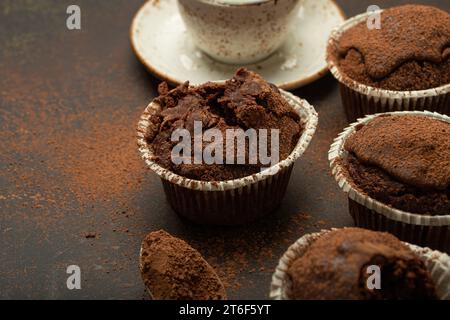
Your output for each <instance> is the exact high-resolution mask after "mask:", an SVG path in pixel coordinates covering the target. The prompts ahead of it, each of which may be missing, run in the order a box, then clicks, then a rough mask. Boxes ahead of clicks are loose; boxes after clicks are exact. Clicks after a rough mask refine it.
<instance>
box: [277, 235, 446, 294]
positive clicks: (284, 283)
mask: <svg viewBox="0 0 450 320" xmlns="http://www.w3.org/2000/svg"><path fill="white" fill-rule="evenodd" d="M332 230H337V229H332ZM332 230H322V231H321V232H317V233H311V234H306V235H304V236H303V237H301V238H300V239H298V240H297V241H296V242H295V243H294V244H293V245H291V246H290V247H289V249H288V250H287V251H286V252H285V254H284V255H283V256H282V257H281V259H280V261H279V263H278V266H277V268H276V269H275V273H274V274H273V276H272V283H271V287H270V295H269V296H270V298H271V299H273V300H290V299H289V293H290V286H291V281H290V279H289V276H288V274H287V271H288V269H289V267H290V266H291V264H292V263H293V262H294V261H295V260H296V259H298V258H299V257H301V256H303V255H304V254H305V252H306V250H307V249H308V247H309V246H310V245H311V244H312V243H313V242H314V241H316V240H317V239H318V238H320V237H321V236H322V235H324V234H326V233H328V232H330V231H332ZM404 244H405V245H407V246H408V247H409V248H410V249H411V250H412V251H413V252H414V253H415V254H416V255H417V256H418V257H419V258H420V259H422V261H424V262H425V265H426V267H427V269H428V271H429V272H430V274H431V278H432V279H433V281H434V284H435V286H436V292H437V295H438V297H439V299H441V300H450V257H449V256H448V255H446V254H445V253H442V252H439V251H433V250H431V249H429V248H422V247H418V246H416V245H412V244H409V243H406V242H404ZM305 290H308V288H305Z"/></svg>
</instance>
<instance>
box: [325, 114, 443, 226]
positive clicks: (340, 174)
mask: <svg viewBox="0 0 450 320" xmlns="http://www.w3.org/2000/svg"><path fill="white" fill-rule="evenodd" d="M385 115H416V116H423V117H430V118H433V119H436V120H441V121H445V122H447V123H450V117H449V116H446V115H443V114H440V113H437V112H430V111H395V112H385V113H377V114H373V115H367V116H365V117H364V118H360V119H358V120H357V121H356V122H354V123H352V124H350V125H349V126H348V127H347V128H345V129H344V131H343V132H341V133H340V134H339V135H338V137H337V138H335V139H334V142H333V144H332V145H331V147H330V150H329V152H328V160H329V162H330V167H331V172H332V174H333V176H334V178H335V180H336V182H337V183H338V185H339V187H340V188H341V189H342V191H344V192H345V193H347V195H348V197H349V198H350V199H352V200H353V201H356V202H357V203H359V204H360V205H363V206H365V207H367V208H368V209H370V210H373V211H375V212H377V213H379V214H381V215H384V216H386V217H387V218H389V219H392V220H395V221H400V222H404V223H407V224H414V225H423V226H448V225H450V214H446V215H435V216H432V215H425V214H419V213H412V212H407V211H403V210H400V209H397V208H394V207H391V206H389V205H387V204H384V203H382V202H380V201H378V200H376V199H374V198H372V197H370V196H369V195H367V194H365V193H363V192H362V191H360V190H359V189H358V188H357V187H355V184H354V183H353V181H352V179H351V177H348V175H346V174H345V173H346V169H345V168H344V167H343V166H342V165H341V164H340V163H339V161H337V160H338V159H341V158H342V157H344V156H345V155H346V153H345V149H344V145H345V141H346V140H347V138H348V137H350V135H352V134H353V133H354V132H356V127H358V126H360V125H366V124H368V123H369V122H371V121H372V120H374V119H376V118H377V117H380V116H385Z"/></svg>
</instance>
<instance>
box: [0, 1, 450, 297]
mask: <svg viewBox="0 0 450 320" xmlns="http://www.w3.org/2000/svg"><path fill="white" fill-rule="evenodd" d="M142 3H143V1H140V0H133V1H130V0H128V1H125V0H109V1H88V0H79V1H77V4H79V5H80V7H81V8H82V15H83V16H82V19H83V21H82V30H81V31H68V30H67V28H66V26H65V17H66V15H65V12H66V8H67V6H68V5H70V4H72V2H69V1H50V0H41V1H25V0H14V1H1V2H0V30H2V32H0V41H1V43H2V45H1V46H0V75H1V77H0V127H1V128H2V130H0V150H1V151H2V152H1V153H0V170H1V171H0V172H1V173H0V212H1V215H0V243H2V250H0V288H1V290H0V297H1V298H67V299H76V298H105V299H109V298H122V299H131V298H133V299H142V298H147V297H148V296H147V294H146V292H145V289H144V284H143V282H142V280H141V277H140V273H139V268H138V265H137V263H138V257H139V248H140V244H141V241H142V239H143V238H144V237H145V235H146V234H148V233H149V232H151V231H156V230H160V229H165V230H167V231H168V232H170V233H171V234H173V235H175V236H177V237H180V238H183V239H186V240H188V241H189V243H190V244H191V245H192V246H194V247H195V248H196V249H198V250H199V251H200V253H201V254H202V255H203V256H204V257H205V258H206V259H207V261H208V262H209V263H211V264H212V265H213V267H214V268H215V269H216V270H217V272H218V274H219V275H220V276H221V278H222V279H223V280H224V281H225V282H226V285H227V288H228V296H229V298H231V299H233V298H250V299H251V298H255V299H263V298H267V297H268V290H269V289H268V288H269V284H270V280H271V276H272V272H273V270H274V268H275V266H276V264H277V261H278V259H279V257H280V256H281V255H282V253H283V252H284V251H285V250H286V248H287V247H288V246H289V245H290V244H292V243H293V242H294V241H295V240H296V239H297V238H298V237H300V236H301V235H303V234H304V233H307V232H314V231H318V230H320V229H322V228H330V227H341V226H349V225H352V220H351V218H350V216H349V215H348V212H347V197H346V195H344V194H343V193H342V192H341V191H340V190H339V188H338V186H337V185H336V183H335V181H334V179H333V178H332V177H331V176H330V174H329V163H328V160H327V152H328V149H329V146H330V144H331V142H332V141H333V139H334V138H335V137H336V136H337V134H338V133H339V132H341V131H342V129H343V128H344V127H345V126H346V125H347V123H346V120H345V115H344V112H343V109H342V106H341V102H340V98H339V92H338V85H337V83H336V81H335V80H334V79H333V78H332V77H331V76H326V77H325V78H324V79H322V80H320V81H318V82H317V83H314V84H312V85H310V86H308V87H306V88H303V89H301V90H298V91H296V92H295V93H296V94H298V95H299V96H301V97H303V98H306V99H308V101H309V102H310V103H311V104H313V105H314V107H315V108H316V110H317V111H318V112H319V114H320V124H319V128H318V131H317V134H316V135H315V137H314V139H313V141H312V144H311V146H310V148H309V149H308V150H307V152H306V153H305V155H304V157H302V159H301V160H300V161H299V162H298V163H297V165H296V167H295V169H294V172H293V175H292V179H291V183H290V186H289V188H288V191H287V195H286V198H285V199H284V201H283V204H282V206H281V208H280V209H279V211H278V212H277V213H276V214H275V215H274V216H273V217H269V218H268V219H265V220H263V221H261V222H259V223H256V224H254V225H252V226H251V227H240V228H210V229H207V228H204V227H198V226H194V225H192V224H189V223H187V222H185V221H183V220H181V219H179V217H178V216H177V215H176V214H175V213H174V212H173V211H172V210H171V208H170V207H169V205H168V204H167V202H166V200H165V198H164V193H163V190H162V187H161V184H160V181H159V179H158V178H157V177H156V176H155V175H153V174H151V173H150V172H148V170H146V168H145V165H144V163H143V161H142V160H141V159H140V157H139V154H138V151H137V147H136V141H135V127H136V124H137V121H138V119H139V116H140V114H141V112H142V111H143V110H144V108H145V107H146V106H147V104H148V103H149V102H150V101H151V99H152V98H154V97H155V96H156V88H157V84H158V83H159V81H158V80H157V79H154V78H153V77H152V76H150V75H149V74H148V73H147V72H146V71H145V69H144V67H143V66H142V65H141V64H140V63H139V62H138V61H137V59H136V58H135V56H134V54H133V53H132V50H131V48H130V44H129V37H128V30H129V26H130V23H131V19H132V16H133V14H134V13H135V12H136V11H137V9H138V8H139V6H140V5H141V4H142ZM338 3H339V4H340V5H342V7H343V8H344V10H345V12H346V14H347V15H348V16H352V15H355V14H357V13H360V12H364V11H365V10H366V9H367V7H368V6H369V5H370V4H372V2H370V1H366V0H364V1H363V0H352V1H348V0H345V1H344V0H342V1H338ZM399 3H400V1H394V0H387V1H383V5H384V6H392V5H394V4H399ZM426 3H429V4H434V5H438V6H440V7H441V8H444V9H447V10H450V4H449V3H448V1H440V0H436V1H426ZM230 76H231V75H230ZM111 160H112V161H111ZM98 163H100V164H101V165H100V166H96V164H98ZM111 167H114V170H112V169H111ZM87 234H95V235H96V236H95V238H88V239H86V235H87ZM71 264H77V265H79V266H80V267H81V269H82V288H83V289H82V290H80V291H77V290H74V291H69V290H67V288H66V280H67V274H66V268H67V266H68V265H71Z"/></svg>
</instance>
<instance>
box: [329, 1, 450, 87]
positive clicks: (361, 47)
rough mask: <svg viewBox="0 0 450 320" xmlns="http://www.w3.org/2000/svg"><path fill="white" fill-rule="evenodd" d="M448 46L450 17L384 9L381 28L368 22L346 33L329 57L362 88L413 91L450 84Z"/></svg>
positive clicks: (427, 10)
mask: <svg viewBox="0 0 450 320" xmlns="http://www.w3.org/2000/svg"><path fill="white" fill-rule="evenodd" d="M449 47H450V14H449V13H447V12H445V11H443V10H440V9H437V8H434V7H430V6H422V5H405V6H399V7H394V8H390V9H386V10H384V11H383V12H382V13H381V28H380V29H376V28H373V29H369V28H368V26H367V23H366V21H365V20H364V21H362V22H361V23H359V24H358V25H356V26H354V27H352V28H350V29H349V30H347V31H345V32H344V34H343V35H342V37H341V38H340V39H339V41H338V43H337V44H336V47H333V46H331V47H330V48H329V50H330V51H329V54H330V55H331V56H333V57H334V58H333V59H335V60H336V61H337V63H338V66H339V68H340V69H341V71H342V72H343V73H344V74H345V75H347V76H348V77H350V78H351V79H353V80H355V81H357V82H359V83H363V84H365V85H369V86H373V87H378V88H383V89H388V90H396V91H409V90H424V89H430V88H435V87H439V86H442V85H445V84H449V83H450V59H449Z"/></svg>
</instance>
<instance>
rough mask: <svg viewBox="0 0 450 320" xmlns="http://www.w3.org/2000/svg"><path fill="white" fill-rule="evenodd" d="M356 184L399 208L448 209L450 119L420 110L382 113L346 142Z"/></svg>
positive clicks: (435, 212)
mask: <svg viewBox="0 0 450 320" xmlns="http://www.w3.org/2000/svg"><path fill="white" fill-rule="evenodd" d="M344 147H345V149H346V150H347V151H348V152H349V153H350V154H349V156H348V157H347V158H346V159H345V161H344V165H345V167H346V168H347V171H348V172H347V174H348V175H349V177H350V179H351V181H353V183H354V184H355V185H356V187H357V188H359V189H361V190H362V191H363V192H366V193H367V194H368V195H369V196H371V197H373V198H375V199H377V200H379V201H381V202H383V203H386V204H389V205H392V206H393V207H396V208H398V209H401V210H405V211H409V212H414V213H423V214H431V215H439V214H442V215H444V214H449V212H450V198H449V196H450V124H449V123H447V122H444V121H440V120H436V119H431V118H428V117H423V116H413V115H404V116H380V117H377V118H376V119H374V120H372V121H370V122H369V123H368V124H366V125H364V126H362V127H361V128H360V129H359V130H358V131H356V133H354V134H352V135H351V136H350V137H349V138H348V139H347V141H346V143H345V146H344Z"/></svg>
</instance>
